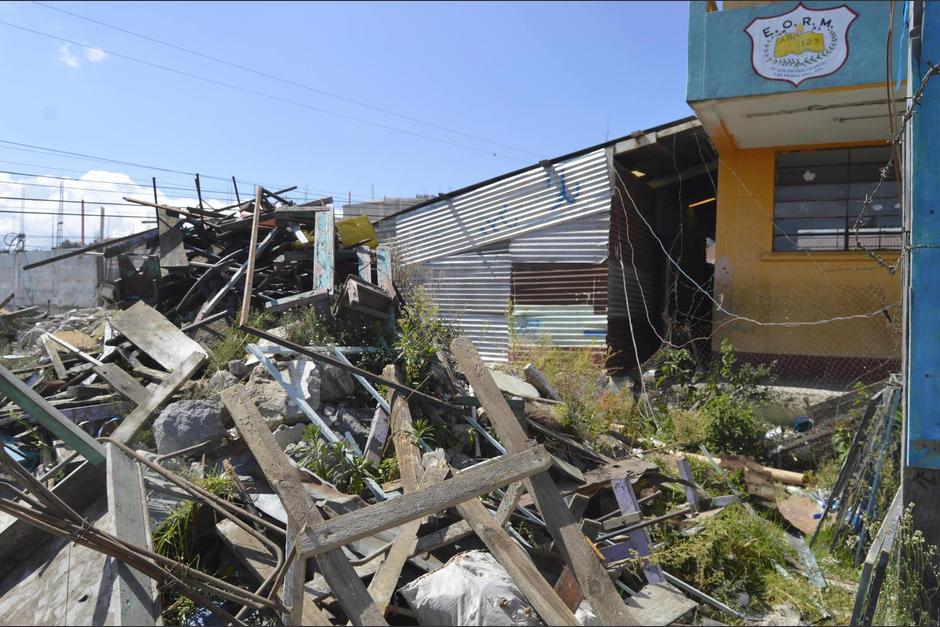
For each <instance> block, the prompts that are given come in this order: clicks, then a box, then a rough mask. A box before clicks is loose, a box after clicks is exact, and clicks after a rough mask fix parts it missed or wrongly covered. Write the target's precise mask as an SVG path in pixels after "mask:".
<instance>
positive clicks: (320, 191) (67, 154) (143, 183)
mask: <svg viewBox="0 0 940 627" xmlns="http://www.w3.org/2000/svg"><path fill="white" fill-rule="evenodd" d="M0 143H7V144H14V145H19V146H31V145H30V144H18V143H17V142H11V141H7V140H0ZM32 147H33V148H36V149H37V150H31V149H29V148H16V147H7V149H8V150H22V151H25V152H34V153H36V154H43V155H49V154H50V153H53V154H57V155H62V156H65V157H67V158H70V159H82V160H94V161H103V162H108V163H116V164H118V165H130V166H131V167H137V168H142V169H152V170H161V171H166V172H170V173H176V174H181V175H185V176H195V175H194V174H191V173H189V172H182V171H178V170H170V169H169V168H158V167H156V166H146V165H137V164H131V163H130V162H125V161H121V160H119V159H109V158H107V157H98V156H92V155H82V154H80V153H72V152H69V151H63V150H59V149H57V148H47V147H44V146H32ZM0 163H11V164H16V165H27V166H30V167H36V168H49V169H50V170H61V171H64V172H76V173H84V172H85V171H84V170H76V169H73V168H58V167H53V166H46V165H44V164H38V163H24V162H21V161H3V160H0ZM0 172H2V173H6V174H13V175H18V176H42V177H46V178H54V179H61V180H74V181H77V180H78V179H74V178H69V177H59V176H54V175H51V174H40V173H32V172H13V171H8V170H0ZM199 176H200V177H202V178H209V179H215V180H220V181H226V182H231V178H225V177H221V176H212V175H209V174H200V175H199ZM128 178H129V179H131V181H134V182H133V183H124V182H117V181H114V182H112V181H101V180H94V179H82V181H83V182H89V183H92V182H95V183H106V184H108V185H124V186H137V187H146V188H149V187H150V184H151V182H150V181H135V179H134V178H133V177H131V176H128ZM242 182H243V183H245V184H246V185H260V183H256V182H253V181H249V180H247V179H244V180H243V181H242ZM0 183H3V181H0ZM262 187H266V188H267V187H282V186H280V185H270V184H263V185H262ZM159 188H160V189H173V190H180V191H187V192H192V193H195V191H196V190H195V187H180V186H171V185H163V184H160V185H159ZM203 191H204V192H206V193H213V194H229V193H231V190H224V191H223V190H206V189H204V190H203ZM307 191H310V192H313V193H316V194H326V195H330V196H336V197H341V198H342V197H346V196H347V195H348V194H349V192H339V191H335V190H334V191H330V190H325V189H319V188H313V187H307ZM284 196H285V197H290V196H291V195H289V194H288V195H284ZM293 196H295V197H296V198H294V199H295V200H298V199H299V192H294V193H293ZM352 197H353V198H355V199H357V200H371V198H372V197H371V196H367V195H365V194H359V193H355V194H352Z"/></svg>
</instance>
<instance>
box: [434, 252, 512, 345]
mask: <svg viewBox="0 0 940 627" xmlns="http://www.w3.org/2000/svg"><path fill="white" fill-rule="evenodd" d="M415 270H416V276H417V277H419V279H420V281H421V283H422V284H423V285H424V287H425V289H426V290H427V291H428V293H429V295H430V296H431V298H432V299H433V301H434V302H435V303H436V304H437V306H438V307H439V308H440V313H441V317H442V318H444V319H445V320H447V321H448V322H449V323H450V324H452V325H453V326H454V327H455V328H456V329H457V330H458V331H459V332H460V333H461V334H463V335H466V336H468V337H469V338H470V339H471V340H473V343H474V344H475V345H476V347H477V350H479V351H480V355H481V356H482V357H483V358H484V359H485V360H486V361H489V362H505V361H506V360H507V359H508V346H509V324H508V322H507V321H506V310H507V307H508V305H509V295H510V275H511V271H512V266H511V264H510V262H509V248H508V246H507V245H506V244H503V245H499V246H495V247H489V248H487V249H485V250H482V251H474V252H469V253H463V254H460V255H451V256H449V257H445V258H442V259H435V260H433V261H426V262H424V263H421V264H416V267H415Z"/></svg>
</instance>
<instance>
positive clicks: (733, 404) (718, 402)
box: [702, 395, 764, 457]
mask: <svg viewBox="0 0 940 627" xmlns="http://www.w3.org/2000/svg"><path fill="white" fill-rule="evenodd" d="M702 413H703V414H704V415H705V416H706V417H707V418H708V426H707V428H706V432H707V434H708V436H707V444H708V446H709V449H710V450H714V451H717V452H719V453H741V454H745V455H752V456H754V457H761V456H762V454H763V450H764V447H763V442H764V429H763V428H762V427H761V425H760V423H759V422H758V420H757V417H756V416H755V415H754V412H753V410H752V409H751V408H750V406H749V405H747V404H746V403H743V402H741V401H738V400H735V399H734V398H733V397H732V396H730V395H719V396H715V397H713V398H711V399H710V400H709V401H708V402H707V403H706V404H705V405H704V406H703V407H702Z"/></svg>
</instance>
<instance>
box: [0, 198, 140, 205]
mask: <svg viewBox="0 0 940 627" xmlns="http://www.w3.org/2000/svg"><path fill="white" fill-rule="evenodd" d="M0 200H26V201H27V202H60V201H59V199H58V198H29V197H27V198H25V199H21V198H20V197H19V196H0ZM61 202H64V203H68V204H72V205H80V204H81V203H82V201H81V200H62V201H61ZM92 204H95V205H108V206H112V207H140V205H138V204H137V203H133V202H94V203H92Z"/></svg>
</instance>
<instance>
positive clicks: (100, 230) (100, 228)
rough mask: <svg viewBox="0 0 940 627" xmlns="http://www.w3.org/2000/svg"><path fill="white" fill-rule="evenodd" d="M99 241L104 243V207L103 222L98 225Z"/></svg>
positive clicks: (102, 211) (102, 209)
mask: <svg viewBox="0 0 940 627" xmlns="http://www.w3.org/2000/svg"><path fill="white" fill-rule="evenodd" d="M98 241H99V242H101V241H104V207H102V208H101V222H100V223H99V224H98Z"/></svg>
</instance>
